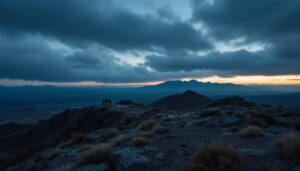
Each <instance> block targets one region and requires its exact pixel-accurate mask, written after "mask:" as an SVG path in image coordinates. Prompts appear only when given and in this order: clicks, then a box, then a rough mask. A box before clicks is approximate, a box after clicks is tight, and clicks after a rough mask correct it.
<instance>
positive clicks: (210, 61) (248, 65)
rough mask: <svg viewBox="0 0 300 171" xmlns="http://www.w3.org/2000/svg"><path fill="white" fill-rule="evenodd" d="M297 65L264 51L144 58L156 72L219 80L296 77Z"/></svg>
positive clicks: (294, 62) (299, 71)
mask: <svg viewBox="0 0 300 171" xmlns="http://www.w3.org/2000/svg"><path fill="white" fill-rule="evenodd" d="M299 63H300V60H297V61H289V60H285V59H279V58H273V57H271V55H270V54H268V53H267V51H262V52H256V53H252V52H248V51H246V50H240V51H236V52H227V53H217V52H214V53H210V54H208V55H204V56H197V55H191V54H187V53H186V54H183V53H179V54H177V53H169V54H166V55H162V56H159V55H157V56H155V55H153V56H148V57H147V62H146V65H148V66H150V67H152V68H154V69H156V70H157V71H160V72H167V71H168V72H176V71H194V70H211V71H215V72H216V73H218V75H221V76H234V75H259V74H263V75H277V74H298V73H300V68H299Z"/></svg>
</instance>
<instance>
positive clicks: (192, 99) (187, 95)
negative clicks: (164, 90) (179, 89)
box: [150, 90, 212, 111]
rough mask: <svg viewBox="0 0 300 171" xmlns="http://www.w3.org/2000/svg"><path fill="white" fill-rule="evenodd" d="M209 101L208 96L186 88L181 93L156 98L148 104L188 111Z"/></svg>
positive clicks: (203, 105) (205, 104)
mask: <svg viewBox="0 0 300 171" xmlns="http://www.w3.org/2000/svg"><path fill="white" fill-rule="evenodd" d="M211 102H212V100H211V99H210V98H208V97H205V96H202V95H200V94H198V93H195V92H193V91H191V90H187V91H185V92H184V93H183V94H176V95H170V96H167V97H164V98H162V99H160V100H157V101H155V102H153V103H152V104H150V106H153V107H158V108H165V109H171V110H184V111H188V110H194V109H201V108H203V107H205V106H207V105H208V104H210V103H211Z"/></svg>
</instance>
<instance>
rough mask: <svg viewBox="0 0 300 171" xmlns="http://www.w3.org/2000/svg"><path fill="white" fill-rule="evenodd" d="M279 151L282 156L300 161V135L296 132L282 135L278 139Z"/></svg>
mask: <svg viewBox="0 0 300 171" xmlns="http://www.w3.org/2000/svg"><path fill="white" fill-rule="evenodd" d="M276 147H277V151H278V154H279V156H280V157H282V158H285V159H290V160H295V161H298V162H299V161H300V136H299V135H298V134H296V133H288V134H284V135H282V136H281V137H280V138H279V139H278V140H277V141H276Z"/></svg>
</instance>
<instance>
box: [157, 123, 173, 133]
mask: <svg viewBox="0 0 300 171" xmlns="http://www.w3.org/2000/svg"><path fill="white" fill-rule="evenodd" d="M170 131H171V129H170V128H169V127H166V126H162V125H157V126H156V127H154V129H153V132H154V133H160V134H163V133H166V132H170Z"/></svg>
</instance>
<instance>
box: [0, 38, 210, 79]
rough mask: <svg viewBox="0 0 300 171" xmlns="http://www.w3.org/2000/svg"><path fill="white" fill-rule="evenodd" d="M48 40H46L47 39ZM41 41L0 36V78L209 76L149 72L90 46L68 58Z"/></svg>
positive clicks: (43, 40)
mask: <svg viewBox="0 0 300 171" xmlns="http://www.w3.org/2000/svg"><path fill="white" fill-rule="evenodd" d="M46 40H47V39H46ZM46 40H45V38H44V37H41V36H38V35H35V36H33V35H23V36H20V37H9V36H6V35H3V34H1V32H0V52H1V53H0V59H1V62H0V78H2V79H3V78H4V79H23V80H31V81H33V80H38V81H46V82H81V81H97V82H106V83H129V82H146V81H159V80H165V79H170V78H182V77H185V76H199V75H207V74H209V72H188V73H186V72H165V73H158V72H153V71H152V72H150V71H149V70H147V69H145V67H144V66H142V65H141V66H132V65H129V64H127V63H124V62H121V61H120V60H119V59H118V58H116V57H115V56H113V55H112V54H111V53H110V52H109V51H108V50H107V49H106V48H105V47H101V46H98V45H91V46H90V47H89V48H87V49H80V50H76V51H74V52H73V53H71V54H70V52H68V53H66V52H65V50H62V49H53V48H50V47H49V45H48V44H47V41H46Z"/></svg>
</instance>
